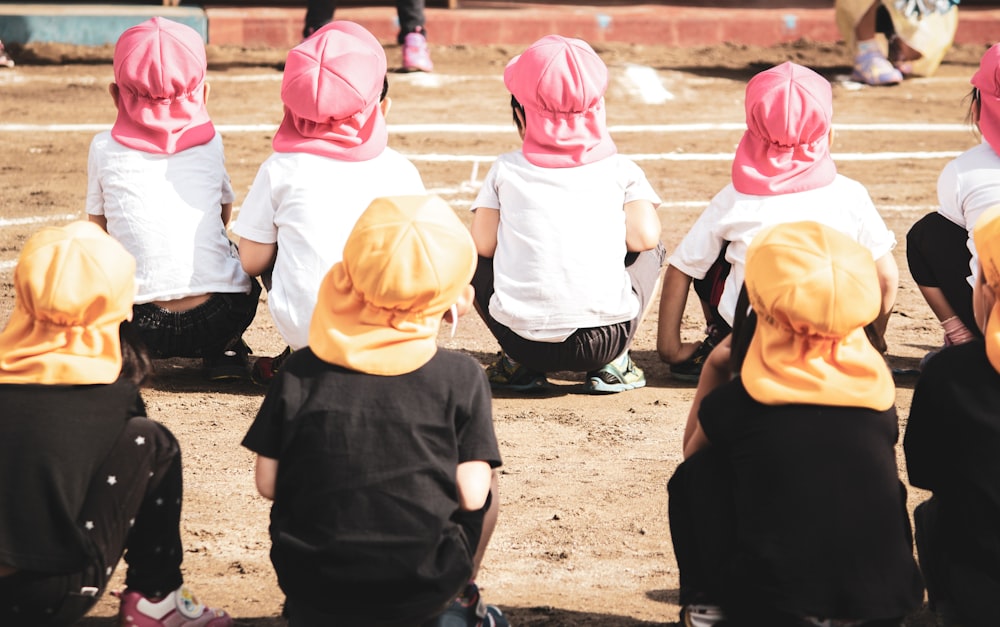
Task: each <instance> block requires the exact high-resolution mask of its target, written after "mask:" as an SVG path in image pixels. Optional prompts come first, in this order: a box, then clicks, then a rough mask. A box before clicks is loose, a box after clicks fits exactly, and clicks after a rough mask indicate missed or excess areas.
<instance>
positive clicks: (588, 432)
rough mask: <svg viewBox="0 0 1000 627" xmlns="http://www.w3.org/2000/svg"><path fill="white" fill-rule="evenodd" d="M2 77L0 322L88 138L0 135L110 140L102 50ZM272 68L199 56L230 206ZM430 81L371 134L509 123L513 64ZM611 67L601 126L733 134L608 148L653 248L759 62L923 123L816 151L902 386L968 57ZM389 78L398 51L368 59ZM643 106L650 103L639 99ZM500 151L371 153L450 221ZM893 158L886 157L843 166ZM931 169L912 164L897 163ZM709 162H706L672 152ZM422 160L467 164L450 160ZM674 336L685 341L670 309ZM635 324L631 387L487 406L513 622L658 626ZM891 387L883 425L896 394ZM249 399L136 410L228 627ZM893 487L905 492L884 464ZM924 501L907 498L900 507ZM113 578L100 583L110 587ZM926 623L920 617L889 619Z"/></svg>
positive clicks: (255, 598) (60, 212)
mask: <svg viewBox="0 0 1000 627" xmlns="http://www.w3.org/2000/svg"><path fill="white" fill-rule="evenodd" d="M12 52H13V53H14V54H15V58H16V59H17V61H18V66H17V67H16V68H14V69H13V70H0V91H2V94H3V96H2V99H0V103H2V104H0V112H2V115H0V125H3V126H2V129H0V155H2V156H0V189H2V190H3V191H2V194H0V284H2V288H0V320H5V319H6V316H7V313H8V312H9V310H10V308H11V306H12V302H13V289H12V285H11V277H12V275H11V268H12V265H13V260H14V259H15V258H16V255H17V251H18V250H19V249H20V247H21V245H22V244H23V242H24V239H25V238H26V237H27V236H28V235H29V234H30V233H31V232H33V230H34V229H36V228H37V227H38V226H39V225H40V224H44V223H58V222H64V221H66V220H68V219H71V218H72V217H83V206H84V196H85V191H86V162H87V148H88V145H89V141H90V138H91V136H92V135H93V133H94V132H95V131H96V128H97V127H84V128H82V129H79V130H66V129H65V128H63V127H59V128H49V129H46V128H37V127H32V128H31V129H28V130H23V129H22V130H17V129H16V128H12V127H10V126H9V125H12V124H25V125H43V124H67V125H68V124H90V125H110V123H111V122H112V121H113V119H114V113H113V108H112V104H111V100H110V98H109V97H108V95H107V91H106V87H107V84H108V82H110V80H111V77H112V73H111V66H110V54H111V50H110V48H98V49H93V48H86V49H84V48H74V47H67V46H42V45H32V46H30V47H28V48H19V49H14V50H13V51H12ZM284 52H285V51H282V50H247V49H225V48H211V49H210V51H209V58H210V65H211V68H210V69H211V73H210V74H211V75H210V81H211V82H212V92H211V101H210V109H211V112H212V115H213V118H214V119H215V121H216V123H217V124H220V125H262V127H261V130H252V131H246V130H242V131H241V130H232V131H228V130H225V129H224V130H223V135H224V139H225V143H226V152H227V159H228V164H229V170H230V174H231V176H232V179H233V182H234V186H235V188H236V190H237V204H238V203H239V202H241V201H242V198H243V196H244V195H245V193H246V191H247V189H248V188H249V186H250V183H251V181H252V180H253V176H254V174H255V172H256V169H257V167H258V165H259V164H260V162H261V161H263V159H265V158H266V157H267V155H268V154H269V151H270V139H271V135H270V133H271V132H272V131H271V129H273V127H274V126H275V125H276V124H277V123H278V121H279V120H280V116H281V104H280V101H279V95H278V94H279V87H280V70H279V69H278V64H279V63H280V62H281V60H282V58H283V55H284ZM432 52H433V55H434V61H435V64H436V73H435V74H433V75H402V74H398V75H397V74H393V75H391V76H390V96H391V97H392V98H393V107H392V111H391V113H390V119H389V122H390V124H392V125H402V124H417V123H432V122H433V123H444V122H447V123H453V124H461V123H466V124H474V123H476V124H490V125H505V124H509V123H510V122H509V109H508V106H507V94H506V92H505V90H504V87H503V83H502V82H501V80H500V75H501V72H502V69H503V66H504V64H505V63H506V61H507V60H508V59H509V58H510V57H511V56H512V55H514V54H516V53H518V52H520V50H518V49H514V48H509V47H507V48H505V47H487V48H471V47H449V48H443V47H435V48H433V50H432ZM599 52H601V54H602V56H603V57H604V58H605V60H606V61H607V63H608V64H609V66H610V67H611V69H612V75H613V82H612V85H611V88H610V89H609V92H608V97H607V101H608V109H609V113H608V118H609V122H610V123H611V124H613V125H650V124H680V123H696V122H704V123H719V122H730V123H734V125H735V126H734V128H733V129H732V130H725V129H723V130H704V129H702V130H695V131H678V130H672V131H658V130H644V131H632V130H629V129H622V130H620V131H617V132H616V133H615V139H616V142H617V143H618V146H619V149H620V151H621V152H623V153H626V154H630V155H661V154H666V155H668V156H669V158H667V159H652V158H650V159H643V160H641V161H640V163H641V165H642V167H643V168H644V170H645V171H646V173H647V176H648V177H649V179H650V181H651V182H652V183H653V185H654V187H655V188H656V189H657V190H658V191H659V192H660V194H661V195H662V196H663V198H664V201H665V203H664V205H663V207H662V208H661V210H660V216H661V219H662V222H663V240H664V242H665V243H666V245H667V247H668V249H671V248H672V247H673V246H674V245H676V243H677V242H678V241H679V239H680V237H681V236H683V234H684V232H685V231H686V229H687V227H688V226H689V225H690V224H691V223H692V222H693V221H694V219H695V218H696V217H697V215H698V213H699V212H700V210H701V209H702V208H703V207H704V206H705V204H706V203H707V201H708V199H709V198H710V197H711V196H712V195H713V194H714V193H715V192H716V191H718V189H720V188H721V187H722V186H723V185H725V184H726V183H727V182H728V177H729V166H730V163H729V158H728V156H727V155H729V154H731V152H732V150H733V149H734V147H735V144H736V142H737V141H738V140H739V136H740V134H741V131H740V129H739V125H740V124H742V121H743V89H744V85H745V82H746V80H747V79H748V78H749V77H750V76H752V75H753V74H754V73H755V72H757V71H759V70H761V69H763V68H765V67H767V66H769V65H770V64H773V63H777V62H780V61H783V60H785V59H792V60H795V61H798V62H800V63H803V64H806V65H809V66H811V67H813V68H815V69H816V70H817V71H819V72H821V73H822V74H824V75H825V76H827V77H828V78H829V79H830V80H831V81H832V82H833V83H834V95H835V122H836V123H838V124H842V125H843V124H872V123H902V122H912V123H942V124H954V125H959V127H958V128H956V129H953V130H938V131H924V132H914V131H906V132H901V131H899V130H888V131H881V130H880V131H873V130H868V131H858V130H852V129H850V128H843V129H841V130H840V131H839V132H838V134H837V140H836V145H835V146H834V151H835V153H837V154H838V155H841V154H843V155H845V156H844V157H843V158H838V166H839V168H840V171H841V172H842V173H843V174H845V175H847V176H850V177H852V178H856V179H858V180H860V181H862V182H863V183H864V184H866V185H867V186H868V188H869V190H870V191H871V194H872V196H873V198H874V199H875V202H876V205H877V206H878V207H879V209H880V211H882V213H883V215H884V217H885V219H886V221H887V223H888V224H889V226H890V228H892V229H893V230H894V231H895V233H896V235H897V238H898V239H899V245H898V247H897V248H896V251H895V254H896V256H897V261H898V263H899V265H900V269H901V274H902V285H901V289H900V294H899V301H898V304H897V306H896V309H895V311H894V315H893V317H892V320H891V321H890V326H889V333H888V340H889V346H890V348H889V352H890V359H891V362H892V365H894V366H896V367H898V368H913V367H915V366H916V364H917V362H918V360H919V359H920V357H921V356H922V355H923V354H924V353H925V352H926V351H928V350H930V349H932V348H935V347H937V345H938V344H939V343H940V341H941V333H940V331H939V328H938V325H937V324H936V322H935V321H934V319H933V317H932V316H931V313H930V311H929V309H928V308H927V306H926V305H925V304H924V302H923V301H922V300H921V298H920V296H919V293H918V292H917V290H916V288H915V286H914V285H913V282H912V280H911V279H910V277H909V274H908V272H907V271H906V262H905V241H904V237H905V233H906V231H907V229H908V228H909V226H910V224H912V223H913V222H914V221H915V220H916V219H917V218H918V217H919V216H920V215H922V214H923V213H925V212H927V211H929V210H932V208H933V206H934V204H935V202H936V192H935V181H936V178H937V174H938V172H939V171H940V169H941V167H942V166H943V165H944V163H945V162H946V160H947V158H948V154H950V153H955V152H958V151H961V150H965V149H967V148H969V147H971V146H972V145H974V144H975V143H976V141H977V139H976V137H975V136H974V134H973V133H972V132H971V131H969V130H968V129H967V128H964V127H962V126H961V125H962V124H963V123H964V119H965V117H964V116H965V113H966V109H965V107H966V104H965V101H964V100H963V99H964V97H965V96H966V94H967V92H968V88H969V84H968V79H969V77H970V76H971V75H972V73H973V71H974V69H975V65H976V63H977V62H978V59H979V56H980V54H981V53H982V52H983V49H981V48H961V49H956V50H953V51H952V53H951V54H950V55H949V57H948V58H947V59H946V62H945V64H944V65H943V66H942V67H941V69H940V71H939V72H938V74H937V76H936V77H934V78H931V79H914V80H910V81H907V82H906V83H905V84H903V85H901V86H898V87H893V88H881V89H873V88H863V87H860V86H858V85H856V84H852V83H849V82H845V81H844V76H845V75H846V74H848V73H849V68H848V67H847V66H846V64H845V61H846V59H848V54H847V52H846V50H844V49H843V48H842V47H841V46H838V45H827V44H814V43H808V42H800V43H796V44H789V45H783V46H779V47H774V48H766V49H762V48H747V47H735V46H719V47H712V48H704V49H692V50H678V49H668V48H655V47H640V46H608V47H604V48H601V49H600V50H599ZM388 55H389V60H390V65H392V64H393V63H398V56H399V52H398V49H396V48H395V47H390V48H389V49H388ZM635 65H639V66H646V67H651V68H653V70H654V71H655V75H656V76H657V77H658V78H659V84H660V85H662V87H663V88H665V89H666V90H668V91H669V92H670V94H671V95H672V96H673V98H672V99H669V100H664V101H663V102H649V101H648V100H649V98H646V99H645V100H644V99H643V98H642V93H641V92H640V91H639V90H637V89H636V87H635V85H634V83H630V82H629V81H627V80H626V78H625V77H626V75H627V74H629V73H630V72H634V71H635V70H636V68H635ZM660 95H662V94H660ZM516 141H517V136H516V134H515V133H514V131H513V128H511V129H510V131H509V132H488V131H484V132H476V133H468V132H466V133H451V132H439V131H424V132H408V131H407V132H404V130H400V131H399V132H393V133H392V134H391V139H390V142H391V144H392V145H393V146H394V147H395V148H397V149H399V150H401V151H403V152H404V153H407V154H410V155H412V156H413V157H414V159H415V162H416V163H417V165H418V167H419V168H420V171H421V173H422V175H423V178H424V181H425V183H426V185H427V187H428V189H431V190H433V191H436V192H438V193H440V194H441V195H442V196H443V197H445V198H446V199H447V200H449V201H450V202H451V203H452V204H453V206H454V207H455V209H456V210H457V211H458V212H459V214H460V215H462V216H463V218H464V219H468V214H467V212H466V209H467V208H468V206H469V203H470V202H471V201H472V198H473V196H474V194H475V190H476V187H477V183H478V181H481V180H482V176H483V175H484V174H485V171H486V169H487V168H488V167H489V160H490V158H491V157H492V156H494V155H496V154H498V153H500V152H504V151H507V150H511V149H514V148H516V146H517V143H516ZM895 151H898V152H900V153H903V154H901V155H900V156H899V157H898V158H895V159H890V160H868V161H866V160H860V159H858V158H857V157H856V156H851V155H856V154H870V153H885V152H895ZM939 152H941V153H946V154H943V155H937V156H934V155H933V154H930V155H928V154H917V153H939ZM694 154H717V155H719V156H718V157H717V158H715V159H714V160H708V159H704V158H701V159H692V160H683V159H682V157H683V156H685V155H694ZM428 155H479V156H482V157H483V158H482V159H481V160H480V162H478V163H476V164H474V163H473V161H471V160H445V159H431V158H428ZM690 301H691V302H689V307H688V315H687V316H686V318H685V336H686V338H688V339H692V340H693V339H697V338H698V337H699V336H700V333H701V325H702V324H703V323H702V321H701V320H700V318H699V316H698V315H697V312H696V310H695V308H694V305H693V301H694V298H691V299H690ZM655 330H656V320H655V311H654V314H653V316H652V317H651V318H650V319H648V320H647V321H646V322H645V324H644V325H643V327H642V328H641V329H640V332H639V335H638V337H637V340H636V344H635V347H634V353H633V355H634V357H635V360H636V361H637V362H638V364H639V365H640V366H641V367H643V368H644V369H645V371H646V376H647V379H648V386H647V387H646V388H644V389H641V390H636V391H633V392H628V393H623V394H620V395H614V396H608V397H590V396H585V395H580V394H577V393H576V392H577V389H576V388H577V386H578V384H579V382H580V378H579V377H578V376H576V375H572V374H569V373H561V374H557V375H556V376H554V377H553V379H554V381H555V382H556V383H557V384H558V387H557V388H556V389H555V390H554V391H553V392H552V393H550V394H547V395H545V396H542V397H530V398H523V397H517V396H510V395H498V396H497V397H496V398H495V400H494V414H495V421H496V430H497V433H498V436H499V438H500V443H501V450H502V453H503V456H504V461H505V465H504V467H503V474H502V477H501V492H502V510H501V517H500V523H499V526H498V528H497V532H496V534H495V536H494V539H493V543H492V545H491V549H490V551H489V552H488V554H487V558H486V562H485V564H484V567H483V570H482V573H481V575H480V579H479V580H480V584H481V586H482V588H483V591H484V594H485V595H486V597H487V599H488V601H489V602H491V603H495V604H498V605H499V606H500V607H501V608H502V609H503V610H504V611H505V612H506V613H507V614H508V615H509V616H510V618H511V622H512V624H514V625H552V626H569V625H602V626H608V627H625V626H629V627H631V626H638V625H660V624H666V623H670V622H672V621H674V620H676V617H677V611H678V607H677V605H676V602H677V593H678V590H677V588H678V573H677V566H676V562H675V561H674V556H673V551H672V549H671V544H670V537H669V530H668V524H667V499H666V490H665V486H666V481H667V479H668V478H669V476H670V474H671V473H672V471H673V469H674V468H675V467H676V465H677V464H678V463H679V461H680V459H681V456H680V441H681V435H682V432H683V426H684V421H685V417H686V414H687V411H688V406H689V403H690V400H691V397H692V394H693V391H694V390H693V387H692V386H691V385H690V384H684V383H680V382H678V381H675V380H673V379H671V378H670V376H669V371H668V369H667V367H666V366H664V365H663V364H661V363H660V362H659V361H658V359H657V356H656V353H655V350H654V347H655ZM247 339H248V341H249V343H250V344H251V346H252V347H253V349H254V352H255V354H256V355H270V354H274V353H276V352H278V351H279V350H281V348H282V347H283V343H282V342H281V340H280V338H279V337H278V335H277V333H276V331H275V330H274V327H273V325H272V323H271V321H270V318H269V315H268V312H267V307H266V304H265V303H263V302H262V304H261V307H260V309H259V313H258V316H257V320H256V321H255V322H254V324H253V326H252V327H251V329H250V331H249V333H248V337H247ZM441 344H442V345H443V346H447V347H449V348H453V349H457V350H461V351H465V352H468V353H470V354H472V355H474V356H475V357H476V358H477V359H479V360H480V361H482V362H483V363H484V364H486V363H488V362H489V361H490V360H491V359H492V358H493V357H494V355H495V353H496V351H497V350H498V346H497V345H496V343H495V341H494V340H493V339H492V337H491V336H490V335H489V333H488V332H487V331H486V329H485V327H484V326H483V325H482V324H481V323H480V322H479V321H478V320H477V319H475V318H474V317H467V318H465V319H463V320H462V321H461V324H460V325H459V329H458V334H457V335H456V337H455V338H453V339H451V338H448V337H447V335H442V337H441ZM897 383H898V396H897V401H898V408H899V415H900V421H901V427H902V426H903V425H904V424H905V419H906V416H907V414H908V410H909V404H910V398H911V395H912V388H913V383H914V377H912V376H903V377H900V378H899V379H898V380H897ZM262 394H263V392H262V390H261V389H259V388H256V387H253V386H252V385H249V384H247V385H226V386H209V385H207V384H206V383H204V382H203V381H202V379H201V376H200V373H199V371H198V368H197V364H196V363H194V362H190V361H185V360H171V361H165V362H160V363H159V370H158V376H157V378H156V380H155V381H154V383H153V384H152V386H151V387H150V388H149V390H148V391H147V393H146V398H147V402H148V405H149V409H150V414H151V416H152V417H153V418H155V419H157V420H160V421H162V422H163V423H165V424H166V425H168V426H169V427H170V428H171V429H172V430H173V431H174V433H175V434H176V435H177V436H178V438H179V439H180V441H181V444H182V447H183V450H184V455H185V481H186V488H187V491H186V499H185V511H184V518H183V536H184V543H185V549H186V555H185V561H184V571H185V574H186V577H187V580H188V582H189V583H190V584H191V585H192V586H193V587H194V588H195V590H197V591H198V592H199V594H200V595H201V597H202V598H203V600H205V601H206V602H208V603H209V604H214V605H219V606H223V607H225V608H227V609H228V610H229V611H230V612H231V613H232V614H233V615H234V616H236V617H237V618H238V623H239V624H241V625H253V626H256V627H265V626H267V627H271V626H278V625H283V624H284V623H283V621H282V620H281V619H280V618H278V616H279V613H280V607H281V602H282V595H281V593H280V591H279V590H278V588H277V585H276V583H275V578H274V575H273V572H272V570H271V565H270V562H269V560H268V549H269V541H268V538H267V532H266V528H267V515H268V503H267V502H265V501H264V500H263V499H261V498H260V497H258V496H257V495H256V493H255V490H254V487H253V471H252V459H251V456H250V454H249V453H248V452H247V451H246V450H244V449H242V448H240V446H239V441H240V439H241V438H242V436H243V434H244V432H245V430H246V428H247V426H248V425H249V423H250V421H251V420H252V417H253V416H254V413H255V411H256V409H257V407H258V405H259V403H260V401H261V398H262ZM899 459H900V472H901V473H903V474H905V469H904V468H903V465H902V453H901V452H900V457H899ZM923 497H924V494H922V493H921V492H920V491H919V490H915V489H913V490H911V491H910V507H911V509H912V507H913V506H914V505H915V504H916V503H917V502H919V500H920V499H921V498H923ZM122 570H123V569H119V572H118V573H116V575H115V580H114V582H113V585H114V586H120V585H121V578H122V575H123V573H122V572H121V571H122ZM116 609H117V604H116V602H115V601H114V600H113V599H111V598H105V599H103V600H102V601H101V602H100V603H99V605H98V606H97V608H96V609H95V610H94V611H93V612H92V614H91V617H90V618H87V619H85V620H84V621H83V622H82V624H84V625H89V626H91V627H97V626H105V627H107V626H110V625H112V624H114V623H113V620H112V619H111V618H109V617H111V616H113V615H114V613H115V611H116ZM908 624H910V625H930V624H932V623H931V622H930V619H929V617H928V616H927V614H926V612H918V613H917V614H915V615H914V616H912V617H910V619H909V620H908Z"/></svg>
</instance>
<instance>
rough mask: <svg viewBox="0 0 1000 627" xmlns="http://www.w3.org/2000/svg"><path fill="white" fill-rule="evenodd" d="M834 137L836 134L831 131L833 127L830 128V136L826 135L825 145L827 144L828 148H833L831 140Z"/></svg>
mask: <svg viewBox="0 0 1000 627" xmlns="http://www.w3.org/2000/svg"><path fill="white" fill-rule="evenodd" d="M835 136H836V133H834V131H833V127H832V126H831V127H830V134H829V135H827V138H826V143H827V145H828V146H829V147H830V148H833V138H834V137H835Z"/></svg>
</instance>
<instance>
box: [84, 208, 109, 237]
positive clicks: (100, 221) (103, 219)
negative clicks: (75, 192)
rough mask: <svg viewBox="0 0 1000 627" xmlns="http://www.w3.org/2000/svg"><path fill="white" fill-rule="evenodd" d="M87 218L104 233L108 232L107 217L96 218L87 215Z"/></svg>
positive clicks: (92, 215)
mask: <svg viewBox="0 0 1000 627" xmlns="http://www.w3.org/2000/svg"><path fill="white" fill-rule="evenodd" d="M87 217H88V218H89V219H90V221H91V222H93V223H94V224H96V225H97V226H99V227H101V228H102V229H104V232H105V233H107V232H108V216H104V215H100V216H98V215H94V214H92V213H91V214H88V216H87Z"/></svg>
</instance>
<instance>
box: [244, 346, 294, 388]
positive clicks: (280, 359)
mask: <svg viewBox="0 0 1000 627" xmlns="http://www.w3.org/2000/svg"><path fill="white" fill-rule="evenodd" d="M291 354H292V347H291V346H286V347H285V350H283V351H281V353H280V354H278V355H275V356H274V357H258V358H257V361H255V362H254V364H253V369H252V370H251V371H250V379H251V380H253V382H254V383H256V384H257V385H268V384H270V383H271V379H273V378H274V377H275V375H277V374H278V370H280V369H281V365H282V364H283V363H285V360H286V359H288V356H289V355H291Z"/></svg>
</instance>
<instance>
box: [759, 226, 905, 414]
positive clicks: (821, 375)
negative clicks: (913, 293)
mask: <svg viewBox="0 0 1000 627" xmlns="http://www.w3.org/2000/svg"><path fill="white" fill-rule="evenodd" d="M745 280H746V286H747V293H748V294H749V296H750V306H751V307H752V308H753V310H754V311H755V312H756V314H757V329H756V331H755V332H754V336H753V338H752V340H751V341H750V346H749V348H748V349H747V355H746V358H745V360H744V362H743V368H742V371H741V375H742V377H743V385H744V386H745V387H746V390H747V392H748V393H749V394H750V396H751V397H753V398H754V399H756V400H757V401H759V402H761V403H764V404H766V405H783V404H792V403H807V404H812V405H834V406H846V407H868V408H871V409H875V410H879V411H882V410H885V409H888V408H889V407H891V406H892V404H893V403H894V402H895V397H896V388H895V384H894V383H893V380H892V373H891V372H890V371H889V367H888V366H887V365H886V363H885V360H884V359H883V358H882V355H880V354H879V352H878V351H877V350H876V349H875V347H873V346H872V345H871V342H869V341H868V338H867V336H866V335H865V332H864V327H865V325H867V324H868V323H870V322H872V321H873V320H875V318H876V317H877V316H878V313H879V308H880V304H881V299H882V295H881V288H880V286H879V280H878V273H877V272H876V269H875V260H874V259H872V255H871V252H869V251H868V249H866V248H865V247H863V246H861V245H860V244H858V243H857V242H855V241H854V240H853V239H851V238H850V237H848V236H846V235H844V234H843V233H840V232H839V231H836V230H834V229H832V228H830V227H827V226H824V225H822V224H819V223H818V222H793V223H785V224H778V225H775V226H772V227H769V228H766V229H764V230H762V231H760V232H759V233H758V234H757V236H756V237H754V239H753V241H752V242H751V244H750V247H749V249H748V250H747V260H746V279H745Z"/></svg>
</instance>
